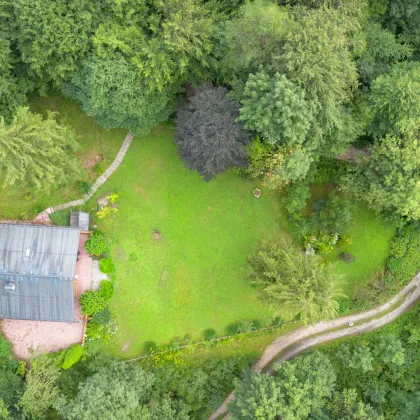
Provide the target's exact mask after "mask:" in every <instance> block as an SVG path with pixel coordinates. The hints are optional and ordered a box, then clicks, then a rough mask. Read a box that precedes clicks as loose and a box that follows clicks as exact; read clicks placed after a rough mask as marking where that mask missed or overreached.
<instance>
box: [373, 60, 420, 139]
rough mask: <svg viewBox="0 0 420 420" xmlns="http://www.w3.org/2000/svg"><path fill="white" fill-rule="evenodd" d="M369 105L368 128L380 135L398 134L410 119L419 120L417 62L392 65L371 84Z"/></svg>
mask: <svg viewBox="0 0 420 420" xmlns="http://www.w3.org/2000/svg"><path fill="white" fill-rule="evenodd" d="M370 106H371V108H372V113H373V121H372V124H371V127H370V131H371V133H372V134H373V136H375V137H377V138H380V137H382V136H385V135H391V134H394V135H397V134H399V133H400V132H401V131H402V132H404V129H405V128H406V127H407V122H408V121H410V120H414V121H417V123H418V122H419V121H420V63H418V62H411V63H401V64H397V65H395V66H394V67H393V68H392V69H391V71H390V73H389V74H386V75H382V76H379V77H378V78H377V79H375V81H374V82H373V84H372V91H371V95H370Z"/></svg>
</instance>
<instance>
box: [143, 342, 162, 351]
mask: <svg viewBox="0 0 420 420" xmlns="http://www.w3.org/2000/svg"><path fill="white" fill-rule="evenodd" d="M144 348H145V350H146V352H147V353H149V354H153V353H156V352H157V351H158V349H159V348H158V345H157V344H156V343H155V342H154V341H147V342H146V343H144Z"/></svg>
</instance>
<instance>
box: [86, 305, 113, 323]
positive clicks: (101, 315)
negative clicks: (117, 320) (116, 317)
mask: <svg viewBox="0 0 420 420" xmlns="http://www.w3.org/2000/svg"><path fill="white" fill-rule="evenodd" d="M110 321H111V311H110V309H109V307H108V306H107V307H106V308H105V309H104V310H103V311H101V312H98V313H97V314H96V315H94V316H93V317H92V320H91V322H95V323H96V324H99V325H107V324H109V322H110Z"/></svg>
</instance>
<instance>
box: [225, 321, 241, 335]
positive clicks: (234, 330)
mask: <svg viewBox="0 0 420 420" xmlns="http://www.w3.org/2000/svg"><path fill="white" fill-rule="evenodd" d="M239 330H240V325H239V324H238V323H235V324H230V325H228V326H227V327H226V332H227V334H228V335H235V334H238V333H239Z"/></svg>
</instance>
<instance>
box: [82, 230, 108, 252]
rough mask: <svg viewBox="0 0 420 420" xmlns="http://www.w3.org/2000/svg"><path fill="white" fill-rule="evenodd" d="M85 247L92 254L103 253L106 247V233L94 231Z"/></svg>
mask: <svg viewBox="0 0 420 420" xmlns="http://www.w3.org/2000/svg"><path fill="white" fill-rule="evenodd" d="M85 248H86V251H87V252H88V253H89V254H90V255H95V256H99V255H101V254H102V253H103V252H104V251H105V249H106V244H105V237H104V235H103V234H102V233H100V232H95V233H92V234H91V235H90V237H89V239H88V240H87V241H86V243H85Z"/></svg>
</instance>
